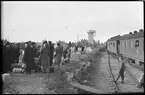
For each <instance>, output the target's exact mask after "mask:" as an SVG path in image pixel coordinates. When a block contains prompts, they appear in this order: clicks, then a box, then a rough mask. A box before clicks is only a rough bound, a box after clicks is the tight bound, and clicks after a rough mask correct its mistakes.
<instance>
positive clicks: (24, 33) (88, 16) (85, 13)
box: [1, 1, 144, 42]
mask: <svg viewBox="0 0 145 95" xmlns="http://www.w3.org/2000/svg"><path fill="white" fill-rule="evenodd" d="M1 19H2V24H1V25H2V38H9V40H10V41H16V42H18V41H28V40H31V41H42V40H43V39H44V38H45V37H46V39H47V40H51V41H53V42H55V41H58V40H64V41H76V40H77V34H79V39H87V38H88V37H87V36H88V35H87V32H88V31H89V30H93V29H94V30H96V36H95V40H100V41H101V42H105V41H106V40H107V39H108V38H110V37H112V36H116V35H119V34H120V35H123V34H126V33H129V32H132V31H134V30H137V31H138V30H139V29H141V28H142V29H143V24H144V23H143V21H144V20H143V2H141V1H134V2H131V1H130V2H100V1H99V2H86V1H83V2H80V1H79V2H77V1H55V2H54V1H48V2H46V1H43V2H40V1H19V2H18V1H11V2H8V1H3V2H2V18H1ZM66 27H67V28H66ZM13 30H15V31H13Z"/></svg>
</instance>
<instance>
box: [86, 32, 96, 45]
mask: <svg viewBox="0 0 145 95" xmlns="http://www.w3.org/2000/svg"><path fill="white" fill-rule="evenodd" d="M87 33H88V42H89V43H91V44H93V43H94V34H95V33H96V31H95V30H89V32H87Z"/></svg>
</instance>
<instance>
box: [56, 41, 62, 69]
mask: <svg viewBox="0 0 145 95" xmlns="http://www.w3.org/2000/svg"><path fill="white" fill-rule="evenodd" d="M55 52H56V56H55V64H56V65H58V66H59V68H60V63H61V57H62V52H63V48H62V47H61V45H60V43H57V47H56V49H55Z"/></svg>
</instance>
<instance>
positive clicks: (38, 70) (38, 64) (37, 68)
mask: <svg viewBox="0 0 145 95" xmlns="http://www.w3.org/2000/svg"><path fill="white" fill-rule="evenodd" d="M34 63H35V64H36V72H41V65H40V60H39V58H34Z"/></svg>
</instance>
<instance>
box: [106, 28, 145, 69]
mask: <svg viewBox="0 0 145 95" xmlns="http://www.w3.org/2000/svg"><path fill="white" fill-rule="evenodd" d="M106 46H107V50H108V51H109V52H111V53H113V54H115V55H122V56H123V57H125V58H127V59H129V60H130V61H132V63H134V64H137V65H139V66H141V65H144V30H143V29H140V30H139V32H137V31H134V33H132V32H130V33H129V34H125V35H123V36H120V35H117V36H114V37H112V38H110V39H108V40H107V45H106Z"/></svg>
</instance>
